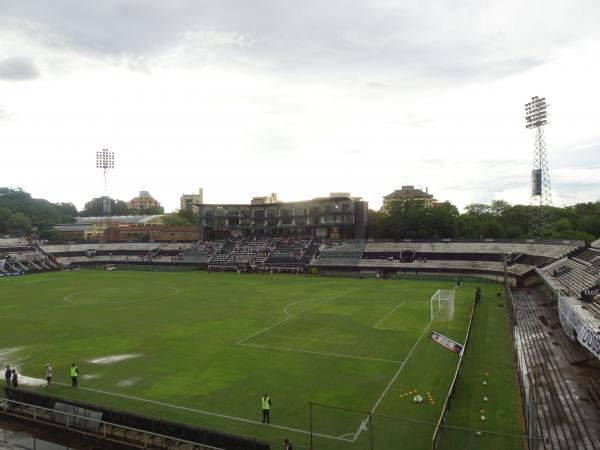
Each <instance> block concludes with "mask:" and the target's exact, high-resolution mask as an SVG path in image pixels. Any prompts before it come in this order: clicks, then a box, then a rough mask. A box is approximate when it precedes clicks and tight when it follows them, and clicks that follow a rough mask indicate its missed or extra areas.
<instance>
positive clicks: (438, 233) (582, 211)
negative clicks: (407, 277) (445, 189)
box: [368, 200, 600, 243]
mask: <svg viewBox="0 0 600 450" xmlns="http://www.w3.org/2000/svg"><path fill="white" fill-rule="evenodd" d="M549 209H550V211H549V212H550V214H551V217H552V218H553V220H552V226H551V227H550V229H549V230H548V231H547V232H546V234H545V236H544V237H545V238H548V239H581V240H585V241H586V242H588V243H589V242H591V241H593V240H595V239H597V238H598V236H600V201H599V202H595V203H578V204H576V205H573V206H567V207H564V208H558V207H551V208H549ZM534 212H535V207H532V206H528V205H511V204H509V203H507V202H505V201H503V200H494V201H492V202H491V203H489V204H485V203H472V204H470V205H468V206H467V207H466V208H465V212H464V213H463V214H460V213H459V211H458V209H457V208H456V206H454V205H453V204H451V203H450V202H445V203H442V204H441V205H439V206H437V207H435V208H427V207H425V206H424V205H423V204H422V203H420V202H418V201H408V202H406V203H404V204H396V205H393V206H392V207H391V209H390V210H389V211H388V212H387V213H384V212H381V211H373V210H370V211H369V223H368V235H369V237H371V238H373V239H407V238H448V239H450V238H471V239H487V238H509V239H527V238H528V237H529V220H530V217H531V215H532V214H533V213H534Z"/></svg>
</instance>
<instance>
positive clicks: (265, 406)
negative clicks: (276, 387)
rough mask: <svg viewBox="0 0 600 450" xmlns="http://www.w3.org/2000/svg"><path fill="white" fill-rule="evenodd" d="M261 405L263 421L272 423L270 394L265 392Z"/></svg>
mask: <svg viewBox="0 0 600 450" xmlns="http://www.w3.org/2000/svg"><path fill="white" fill-rule="evenodd" d="M260 403H261V407H262V423H265V422H267V423H271V418H270V416H269V412H270V411H271V398H270V397H269V395H268V394H265V395H263V396H262V398H261V399H260Z"/></svg>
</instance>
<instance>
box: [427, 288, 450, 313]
mask: <svg viewBox="0 0 600 450" xmlns="http://www.w3.org/2000/svg"><path fill="white" fill-rule="evenodd" d="M452 317H454V290H444V289H438V291H437V292H436V293H435V294H433V296H432V297H431V320H433V319H441V320H452Z"/></svg>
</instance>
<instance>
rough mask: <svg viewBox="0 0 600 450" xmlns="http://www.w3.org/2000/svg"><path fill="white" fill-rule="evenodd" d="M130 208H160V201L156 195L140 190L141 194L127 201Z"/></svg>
mask: <svg viewBox="0 0 600 450" xmlns="http://www.w3.org/2000/svg"><path fill="white" fill-rule="evenodd" d="M127 207H128V208H129V209H138V210H142V209H148V208H159V207H160V203H159V202H158V200H156V199H155V198H154V197H152V196H151V195H150V193H149V192H148V191H140V195H139V196H137V197H134V198H132V199H131V200H129V201H128V202H127Z"/></svg>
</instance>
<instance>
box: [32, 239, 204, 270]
mask: <svg viewBox="0 0 600 450" xmlns="http://www.w3.org/2000/svg"><path fill="white" fill-rule="evenodd" d="M193 245H194V244H191V243H183V242H181V243H171V242H169V243H165V242H122V243H90V244H55V245H40V249H41V250H42V251H44V252H45V253H47V254H49V255H51V256H52V257H53V258H54V260H55V261H56V262H57V263H59V264H61V265H62V266H63V267H66V266H69V265H70V264H105V263H114V262H129V263H135V262H138V261H139V262H148V261H154V262H165V263H167V262H177V261H181V260H182V259H183V256H184V254H185V251H186V250H187V249H189V248H191V247H192V246H193Z"/></svg>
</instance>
